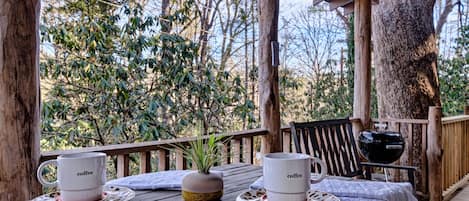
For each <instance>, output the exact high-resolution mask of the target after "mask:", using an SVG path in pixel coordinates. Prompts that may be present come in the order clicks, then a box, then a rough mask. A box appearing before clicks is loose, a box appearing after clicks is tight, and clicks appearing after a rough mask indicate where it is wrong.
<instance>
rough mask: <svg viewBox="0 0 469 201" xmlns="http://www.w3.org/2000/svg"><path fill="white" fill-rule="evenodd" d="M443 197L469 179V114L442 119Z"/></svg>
mask: <svg viewBox="0 0 469 201" xmlns="http://www.w3.org/2000/svg"><path fill="white" fill-rule="evenodd" d="M442 139H443V143H442V144H443V150H444V151H443V160H442V161H443V162H442V165H443V167H442V173H443V181H442V182H443V197H444V198H446V197H448V196H450V195H451V194H452V193H454V192H455V191H456V190H457V189H458V188H460V187H461V186H463V185H465V184H466V183H467V181H468V180H469V115H460V116H454V117H446V118H443V119H442Z"/></svg>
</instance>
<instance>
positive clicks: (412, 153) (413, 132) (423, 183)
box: [372, 118, 429, 194]
mask: <svg viewBox="0 0 469 201" xmlns="http://www.w3.org/2000/svg"><path fill="white" fill-rule="evenodd" d="M372 122H373V124H376V123H379V124H386V125H387V129H388V130H392V131H397V132H400V133H402V134H403V137H404V139H405V148H404V153H403V154H402V156H401V158H400V159H399V160H398V161H396V162H395V164H396V165H408V166H417V167H418V168H419V171H418V172H417V173H416V176H417V189H416V190H417V191H419V192H421V193H422V194H427V193H428V192H427V191H428V187H427V185H428V180H427V179H428V172H427V168H426V167H427V157H426V152H427V148H428V147H427V128H428V123H429V122H428V120H427V119H393V118H387V119H372ZM420 136H421V141H417V139H419V137H420ZM417 153H418V154H419V155H416V154H417ZM390 172H391V174H392V177H393V179H394V180H397V181H399V180H407V179H408V178H402V177H406V176H407V174H405V173H404V172H401V171H397V170H390Z"/></svg>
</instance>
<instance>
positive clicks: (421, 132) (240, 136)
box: [41, 108, 469, 200]
mask: <svg viewBox="0 0 469 201" xmlns="http://www.w3.org/2000/svg"><path fill="white" fill-rule="evenodd" d="M433 109H434V108H433ZM430 113H432V109H431V110H430ZM434 113H438V114H439V115H440V116H441V110H440V111H437V112H435V110H433V115H432V114H431V115H429V119H391V118H388V119H372V122H373V123H382V124H383V123H384V124H386V125H387V126H388V129H389V130H394V131H399V132H401V133H403V134H404V138H405V141H406V147H405V150H404V154H403V156H402V157H401V159H400V161H398V162H397V163H398V164H402V165H412V166H417V167H418V168H419V171H418V172H417V177H418V179H417V185H418V186H417V190H418V191H420V192H421V193H423V195H424V196H425V197H427V196H428V194H430V196H435V194H437V195H440V196H442V197H447V196H449V195H451V194H452V193H453V192H455V191H456V190H457V189H458V188H460V187H461V185H463V184H465V182H466V181H468V180H469V157H468V156H469V146H468V144H469V115H467V114H466V115H460V116H455V117H447V118H443V119H441V118H439V116H438V115H435V114H434ZM351 120H352V123H356V122H354V121H356V119H351ZM440 120H441V122H440ZM267 134H268V132H267V130H265V129H251V130H245V131H239V132H234V133H229V134H224V135H223V136H224V137H225V138H227V139H228V138H230V139H231V140H230V141H229V142H228V143H226V144H224V145H223V148H224V150H223V156H222V164H230V163H239V162H244V163H250V164H254V163H255V161H256V158H255V155H256V154H255V153H256V151H257V150H255V146H254V143H255V141H256V139H255V138H256V137H260V136H263V135H267ZM281 135H282V139H283V151H284V152H292V151H293V150H292V149H293V145H292V140H291V134H290V128H289V127H287V126H284V127H282V128H281ZM420 136H421V140H422V141H419V140H418V139H419V138H420ZM438 136H441V138H440V137H438ZM196 139H197V138H195V137H192V138H178V139H174V140H161V141H151V142H142V143H133V144H120V145H108V146H101V147H89V148H80V149H73V150H62V151H50V152H44V153H42V155H41V161H44V160H49V159H54V158H56V157H57V156H59V155H62V154H72V153H83V152H93V151H98V152H104V153H106V154H107V155H108V156H110V157H115V158H114V159H115V161H116V164H115V167H116V171H117V172H116V175H117V177H123V176H128V175H130V174H131V173H130V156H131V155H132V156H133V158H132V159H133V161H134V162H133V163H134V164H137V165H138V167H139V173H147V172H150V171H152V170H156V171H160V170H169V169H187V168H194V167H193V166H192V165H191V164H190V161H186V160H185V158H184V157H183V154H182V150H179V149H177V148H175V146H174V145H176V144H187V143H188V142H191V141H194V140H196ZM436 139H441V141H442V142H440V141H439V140H436ZM259 141H260V140H259ZM440 147H441V148H442V149H441V148H440ZM439 150H440V151H439ZM441 150H444V151H443V156H442V160H441V158H440V157H439V156H441ZM415 154H419V155H415ZM427 156H428V158H427ZM430 157H431V158H430ZM435 161H436V162H435ZM430 163H432V164H433V166H435V165H436V164H440V165H436V167H439V168H441V169H442V170H441V173H442V175H439V176H438V177H437V176H435V175H434V173H432V171H433V172H437V173H438V172H440V170H435V168H434V167H433V166H432V164H430ZM155 165H156V166H155ZM430 166H432V167H430ZM440 166H441V167H440ZM394 176H395V178H397V179H400V178H401V177H402V176H404V177H405V174H402V176H401V174H400V173H399V172H395V173H394ZM404 179H406V178H404ZM436 180H438V182H437V181H436ZM440 180H441V181H440ZM436 189H440V190H436ZM441 192H443V193H441ZM427 198H428V197H427ZM436 200H439V199H436Z"/></svg>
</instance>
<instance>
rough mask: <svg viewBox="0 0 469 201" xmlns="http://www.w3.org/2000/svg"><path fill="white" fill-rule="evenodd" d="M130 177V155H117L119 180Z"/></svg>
mask: <svg viewBox="0 0 469 201" xmlns="http://www.w3.org/2000/svg"><path fill="white" fill-rule="evenodd" d="M126 176H129V154H122V155H117V178H121V177H126Z"/></svg>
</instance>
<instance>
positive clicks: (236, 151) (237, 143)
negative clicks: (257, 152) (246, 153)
mask: <svg viewBox="0 0 469 201" xmlns="http://www.w3.org/2000/svg"><path fill="white" fill-rule="evenodd" d="M231 144H232V145H233V163H240V162H241V161H240V159H241V157H240V155H241V140H239V139H233V140H231Z"/></svg>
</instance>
